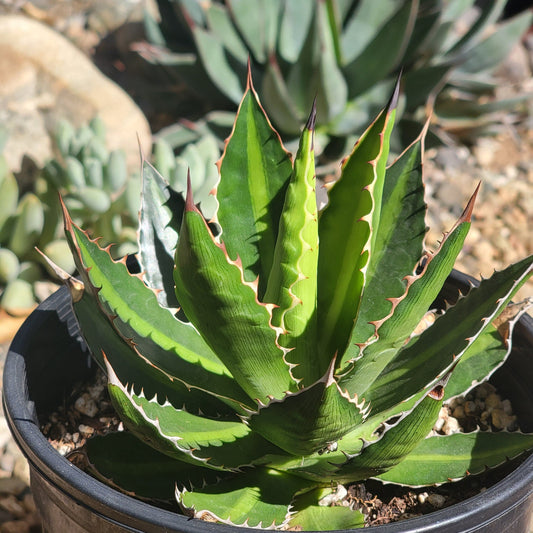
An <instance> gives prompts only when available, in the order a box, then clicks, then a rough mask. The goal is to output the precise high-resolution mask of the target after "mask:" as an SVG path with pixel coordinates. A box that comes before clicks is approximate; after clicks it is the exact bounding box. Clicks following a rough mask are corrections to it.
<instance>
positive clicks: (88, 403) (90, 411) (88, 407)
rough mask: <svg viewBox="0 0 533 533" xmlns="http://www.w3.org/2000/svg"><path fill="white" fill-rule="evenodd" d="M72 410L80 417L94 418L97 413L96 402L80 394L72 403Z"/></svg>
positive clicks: (86, 395) (85, 394)
mask: <svg viewBox="0 0 533 533" xmlns="http://www.w3.org/2000/svg"><path fill="white" fill-rule="evenodd" d="M74 408H75V409H76V411H78V412H80V413H81V414H82V415H86V416H88V417H93V416H96V415H97V413H98V406H97V405H96V402H95V401H94V400H93V399H92V398H91V397H90V396H89V395H88V394H87V393H84V394H82V395H81V396H80V397H79V398H78V399H77V400H76V402H75V403H74Z"/></svg>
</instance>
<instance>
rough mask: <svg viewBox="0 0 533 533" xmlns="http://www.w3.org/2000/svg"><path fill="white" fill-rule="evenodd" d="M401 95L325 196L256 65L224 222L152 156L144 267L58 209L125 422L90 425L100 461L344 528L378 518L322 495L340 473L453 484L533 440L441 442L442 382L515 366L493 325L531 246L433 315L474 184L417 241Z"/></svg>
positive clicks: (416, 179) (87, 330) (82, 313)
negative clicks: (275, 117) (180, 189)
mask: <svg viewBox="0 0 533 533" xmlns="http://www.w3.org/2000/svg"><path fill="white" fill-rule="evenodd" d="M397 101H398V87H396V90H395V93H394V96H393V98H392V99H391V101H390V102H389V105H388V106H387V108H386V109H385V110H384V111H382V112H381V113H380V114H379V116H378V117H377V119H376V120H375V121H374V122H373V123H372V125H371V126H369V128H368V129H367V130H366V131H365V132H364V134H363V135H362V136H361V138H360V140H359V141H358V143H357V144H356V145H355V147H354V148H353V150H352V151H351V153H350V154H349V155H348V156H347V158H346V159H345V160H344V163H343V165H342V170H341V177H340V179H339V180H338V181H337V182H336V183H335V184H334V185H333V187H332V188H331V189H330V190H329V194H328V204H327V206H326V207H325V208H324V209H322V210H321V211H320V212H318V210H317V202H316V192H315V163H314V140H313V137H314V130H315V119H316V114H315V111H314V109H313V111H312V113H311V115H310V117H309V120H308V122H307V124H306V126H305V128H304V130H303V132H302V134H301V138H300V147H299V150H298V153H297V155H296V157H295V158H294V161H292V159H291V157H290V155H289V154H288V152H286V151H285V149H284V148H283V146H282V144H281V142H280V139H279V136H278V135H277V133H276V132H275V131H274V130H273V129H272V127H271V125H270V122H269V121H268V118H267V116H266V115H265V113H264V111H263V109H262V107H261V105H260V103H259V100H258V97H257V95H256V93H255V91H254V89H253V87H252V85H251V79H250V78H249V81H248V86H247V89H246V91H245V94H244V97H243V99H242V101H241V104H240V108H239V112H238V115H237V118H236V121H235V125H234V129H233V132H232V135H231V137H230V138H229V139H228V141H227V143H226V146H225V150H224V155H223V157H222V158H221V160H220V161H219V163H218V169H219V172H220V179H219V181H218V184H217V186H216V200H217V203H218V206H217V210H216V215H215V216H214V217H213V219H212V220H211V221H209V222H208V221H206V219H205V218H204V216H203V215H202V213H201V212H200V211H199V209H198V208H197V207H196V206H195V205H194V200H193V196H192V191H191V186H190V185H189V187H188V193H187V199H186V202H185V203H184V202H183V200H182V199H181V197H180V196H179V195H178V194H176V193H175V191H173V190H172V189H171V188H170V187H169V186H168V184H167V182H166V181H165V180H164V179H163V178H162V177H161V176H160V175H159V174H158V173H157V172H156V171H155V170H154V169H153V168H152V167H151V166H150V165H149V164H148V163H147V162H144V163H143V174H144V176H143V178H144V179H143V190H142V206H141V215H140V226H139V253H138V260H139V263H140V265H141V269H142V276H139V275H133V274H130V273H129V271H128V269H127V267H126V265H125V262H124V261H120V262H116V261H114V260H113V259H112V257H111V256H110V255H109V252H108V250H107V249H102V248H101V247H100V246H99V245H98V243H97V242H96V241H93V240H91V239H90V238H89V237H88V235H87V234H86V233H84V232H83V231H82V230H81V229H80V228H78V227H77V226H76V225H74V224H73V223H72V220H71V217H70V215H69V214H68V212H67V210H66V209H65V211H64V217H65V229H66V235H67V239H68V241H69V244H70V247H71V250H72V252H73V256H74V260H75V262H76V264H77V267H78V270H79V272H80V274H81V281H79V280H77V279H75V278H72V277H70V276H68V275H64V277H65V280H66V283H67V285H68V286H69V287H70V289H71V293H72V296H73V306H74V310H75V313H76V315H77V318H78V321H79V323H80V326H81V328H82V331H83V334H84V336H85V338H86V340H87V342H88V345H89V346H90V347H91V350H92V353H93V355H94V357H95V358H96V360H97V361H98V362H99V364H100V366H101V367H102V368H103V369H105V371H106V372H107V376H108V383H109V392H110V395H111V398H112V400H113V403H114V405H115V407H116V409H117V411H118V412H119V414H120V416H121V419H122V420H123V422H124V424H125V425H126V427H127V428H128V429H129V431H127V432H120V433H116V434H111V435H108V436H106V437H103V438H95V439H91V440H90V441H88V443H87V448H86V452H87V456H88V460H89V468H90V470H91V471H92V472H93V473H94V474H95V475H97V476H99V477H101V478H102V479H104V480H107V481H108V482H111V483H113V484H114V485H115V486H119V487H122V488H123V489H124V490H127V491H129V493H135V494H137V495H138V496H139V497H151V498H159V499H168V498H169V495H171V494H172V493H173V491H174V486H175V484H176V483H177V487H178V488H177V491H176V498H177V500H178V502H179V505H180V506H181V508H182V510H183V511H184V512H185V513H187V514H190V515H191V516H195V517H210V518H215V519H216V520H218V521H221V522H227V523H233V524H238V525H247V526H253V527H256V526H259V527H265V528H267V527H269V528H286V527H298V528H302V529H332V528H333V529H337V528H348V527H361V526H363V522H364V518H363V515H362V514H361V513H359V512H354V511H351V510H350V509H348V508H346V507H324V506H322V505H319V502H321V501H322V498H323V497H324V496H325V495H327V494H328V493H331V491H332V490H334V489H332V483H333V484H334V483H345V482H351V481H357V480H364V479H367V478H378V479H381V480H383V481H387V482H392V483H400V484H407V485H423V484H434V483H444V482H447V481H449V480H450V479H458V478H461V477H464V476H465V475H466V474H467V473H470V474H475V473H478V472H481V471H484V470H485V468H486V467H492V466H496V465H498V464H500V463H502V462H504V461H505V460H506V459H507V458H510V457H514V456H517V455H519V454H520V453H522V452H524V451H525V450H527V449H529V448H531V447H533V434H523V433H520V432H516V433H507V432H503V433H492V432H479V431H478V432H473V433H467V434H462V433H459V434H454V435H448V436H436V437H427V435H428V433H429V431H430V430H431V428H432V426H433V424H434V422H435V420H436V418H437V415H438V413H439V410H440V408H441V405H442V402H443V400H444V399H445V398H448V397H452V396H455V395H458V394H462V393H464V392H465V391H467V390H468V389H470V388H471V387H472V386H473V384H474V383H477V382H481V381H482V380H484V379H486V378H487V376H488V375H490V374H491V373H492V372H493V371H494V369H495V368H497V367H498V366H500V365H501V364H502V363H503V362H504V361H505V359H506V357H507V355H508V353H509V350H510V347H511V340H510V339H511V336H509V337H508V340H507V342H504V341H503V339H502V338H501V337H500V334H499V333H498V330H497V329H496V327H495V326H494V325H493V324H492V322H493V320H494V319H495V318H496V317H497V316H498V315H499V314H500V312H501V311H502V310H503V309H504V308H505V307H506V305H507V303H508V302H509V301H510V299H511V297H512V295H513V294H514V293H515V292H516V290H517V289H518V288H519V287H520V286H521V285H522V284H523V283H524V282H525V280H526V279H527V278H528V277H529V276H531V274H532V272H533V257H529V258H527V259H524V260H522V261H520V262H518V263H516V264H514V265H511V266H510V267H508V268H507V269H505V270H504V271H501V272H496V273H495V274H494V275H493V276H492V277H491V278H490V279H487V280H483V281H482V282H481V284H480V286H479V288H472V289H471V291H470V292H469V293H468V294H467V295H466V296H464V297H462V298H460V299H459V301H458V302H457V303H456V304H455V305H454V306H453V307H450V308H448V309H446V310H442V311H438V312H436V315H437V319H436V320H435V321H434V323H433V324H432V325H431V326H430V327H428V328H427V329H424V328H420V327H419V324H420V323H421V322H422V321H424V319H425V317H426V314H427V312H428V310H429V309H431V306H432V303H433V302H434V300H435V298H436V297H437V295H438V294H439V291H440V289H441V287H442V286H443V284H444V282H445V280H446V278H447V276H448V275H449V273H450V271H451V269H452V267H453V264H454V261H455V258H456V256H457V254H458V253H459V252H460V250H461V247H462V244H463V241H464V238H465V236H466V234H467V232H468V229H469V227H470V217H471V213H472V209H473V204H474V199H475V194H474V196H473V197H472V199H471V200H470V201H469V203H468V205H467V207H466V208H465V210H464V212H463V214H462V216H461V217H460V218H459V220H458V221H457V223H456V224H455V225H454V227H453V228H452V229H451V230H450V232H449V233H447V234H446V235H445V236H444V238H443V240H442V242H441V243H440V246H439V247H438V249H437V250H435V251H434V252H424V250H423V239H424V234H425V221H424V214H425V204H424V199H423V184H422V168H421V160H422V151H423V136H422V137H420V138H419V139H418V140H417V141H416V142H415V143H414V144H412V145H411V146H410V147H409V148H408V149H407V150H406V151H405V152H404V153H403V154H402V155H401V156H400V157H399V158H398V159H397V160H396V161H395V162H394V164H392V165H391V166H390V167H388V168H387V166H386V163H387V158H388V155H389V143H390V137H391V133H392V128H393V122H394V118H395V113H396V104H397ZM178 307H179V312H178ZM516 320H517V317H515V318H513V319H511V320H509V321H508V322H507V327H508V330H509V333H510V334H512V329H513V326H514V323H515V322H516ZM506 338H507V337H506ZM136 437H137V438H136ZM426 437H427V438H426ZM458 449H461V450H464V453H461V454H457V450H458ZM156 450H157V451H156ZM428 463H431V468H429V467H428Z"/></svg>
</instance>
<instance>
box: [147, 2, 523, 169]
mask: <svg viewBox="0 0 533 533" xmlns="http://www.w3.org/2000/svg"><path fill="white" fill-rule="evenodd" d="M506 3H507V0H497V1H495V2H491V3H489V4H490V5H489V4H487V5H485V6H484V7H483V8H476V7H475V5H474V1H473V0H455V1H449V0H383V1H381V2H375V1H374V0H323V1H307V0H256V1H254V2H249V1H248V0H207V1H205V0H159V1H158V6H159V11H160V20H159V21H156V20H155V19H154V18H153V17H152V16H151V15H149V14H147V15H146V19H145V29H146V34H147V39H148V41H149V43H150V44H147V43H145V44H142V43H137V49H138V51H139V52H140V53H141V55H142V56H143V57H144V58H146V59H147V60H148V61H150V62H151V63H153V64H156V65H159V67H160V68H162V69H163V70H164V72H165V73H166V74H167V77H170V78H171V79H173V78H177V79H178V80H179V81H180V82H181V83H184V84H185V85H186V86H188V87H190V88H191V89H192V90H193V91H194V93H195V94H201V95H202V97H203V100H204V101H205V100H207V101H208V102H209V103H210V105H211V108H215V109H226V108H228V105H232V104H234V105H237V104H238V103H239V101H240V98H241V95H242V93H243V90H244V87H245V84H246V69H247V62H248V59H249V58H251V60H252V65H253V69H254V79H255V80H256V85H257V87H258V92H259V95H260V97H261V101H262V102H263V104H264V106H265V109H266V111H267V113H268V115H269V117H270V118H271V120H272V122H273V124H274V125H275V127H276V128H277V129H278V130H279V132H280V133H281V134H282V136H283V138H284V139H292V138H294V136H299V131H300V126H301V124H302V123H303V122H304V121H305V118H306V116H307V114H308V110H309V108H310V106H311V102H312V101H313V98H314V97H315V96H316V97H317V101H318V104H319V105H318V106H317V107H318V110H317V113H318V114H317V141H318V142H317V145H318V146H317V148H320V147H322V148H325V149H326V152H327V154H326V155H327V156H328V157H330V158H333V159H335V157H337V156H338V155H339V154H340V155H342V153H343V151H344V150H347V149H349V145H350V144H351V143H352V142H353V137H354V135H359V134H360V133H361V132H362V131H363V130H364V128H365V127H366V125H367V124H368V123H369V122H370V121H371V120H372V118H373V117H374V116H375V115H376V114H377V113H378V111H379V110H380V109H381V108H382V107H383V105H384V104H385V102H386V101H387V98H388V96H389V94H390V93H391V91H392V88H393V86H394V83H395V79H396V77H397V76H398V73H399V71H400V69H402V70H403V73H404V76H403V78H404V84H405V88H406V90H405V98H403V100H402V103H401V106H400V107H401V109H402V114H403V118H404V119H405V120H403V121H402V122H401V123H400V128H398V129H397V134H398V133H399V132H401V133H402V136H405V137H406V138H409V139H412V138H413V137H414V135H412V132H413V131H414V130H416V132H417V133H418V131H419V130H420V127H421V125H420V122H424V120H425V117H426V113H425V112H424V106H425V105H426V104H427V102H428V100H431V101H432V102H433V103H434V105H435V113H434V115H433V124H432V129H431V131H432V133H435V134H437V135H439V136H444V137H446V132H453V133H455V134H457V135H461V136H463V138H465V137H468V136H469V137H470V139H472V138H475V136H476V135H479V134H480V133H487V132H493V131H494V130H496V129H498V127H501V112H502V111H508V110H510V109H512V110H517V109H519V107H520V103H521V102H522V103H523V102H524V100H526V99H528V98H529V99H530V98H531V94H529V95H520V96H518V97H515V98H508V99H498V98H496V97H495V96H494V90H495V89H496V87H497V86H498V82H497V80H496V79H495V77H494V71H495V69H496V68H497V67H498V65H499V64H500V63H501V62H502V61H503V60H504V59H505V58H506V57H507V56H508V55H509V53H510V51H511V49H512V47H513V46H514V45H515V44H516V43H517V42H518V41H519V39H520V36H522V35H524V33H525V32H527V29H528V28H529V26H530V25H531V21H532V19H533V14H531V13H530V12H527V11H524V12H523V13H521V14H519V15H517V16H516V17H514V18H512V19H509V20H505V21H499V19H500V18H501V15H502V13H503V10H504V8H505V5H506ZM480 96H483V97H484V98H482V99H480ZM169 101H170V102H173V101H174V100H172V99H170V100H169ZM220 118H221V114H220V113H213V114H211V115H208V116H207V117H206V122H207V125H208V126H210V128H211V129H212V130H216V128H217V124H216V122H218V121H220ZM204 126H205V125H204ZM443 130H444V131H443ZM200 131H202V132H203V131H204V127H203V126H202V127H200V128H199V133H200ZM189 133H190V131H189ZM202 134H204V133H202ZM415 135H416V134H415ZM400 145H401V143H400V142H395V146H396V147H397V146H400ZM317 155H320V150H318V151H317Z"/></svg>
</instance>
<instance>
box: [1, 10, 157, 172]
mask: <svg viewBox="0 0 533 533" xmlns="http://www.w3.org/2000/svg"><path fill="white" fill-rule="evenodd" d="M0 50H1V54H0V79H1V80H2V83H1V84H0V85H1V87H0V120H1V121H2V123H3V124H4V125H5V127H6V128H7V129H8V135H9V138H8V141H7V144H6V146H5V148H4V154H5V155H6V157H7V159H8V164H9V166H10V168H12V169H13V170H15V171H18V170H19V169H20V166H21V162H22V157H23V156H24V155H25V154H27V155H29V156H30V157H31V158H32V159H34V160H35V161H36V162H37V163H38V164H43V163H44V161H45V160H46V159H47V158H48V157H50V156H51V155H52V154H51V140H50V139H51V135H52V134H53V132H54V130H55V126H56V124H57V122H58V121H59V120H61V119H67V120H69V121H70V122H71V123H72V124H73V125H74V126H76V127H79V126H81V125H82V124H86V123H87V122H89V121H90V120H91V119H92V118H93V117H94V116H96V115H98V116H100V117H101V118H102V120H103V121H104V123H105V124H106V127H107V141H108V146H109V148H110V149H111V150H113V149H117V148H122V149H124V150H125V151H126V154H127V160H128V165H129V166H130V168H132V169H138V167H139V148H138V144H137V136H138V137H139V139H140V143H141V146H142V149H143V151H144V152H145V153H149V152H150V145H151V133H150V127H149V125H148V122H147V120H146V118H145V117H144V115H143V113H142V112H141V110H140V109H139V108H138V107H137V106H136V105H135V103H134V102H133V100H132V99H131V98H130V97H129V96H128V95H127V94H126V93H125V92H124V91H123V90H122V89H121V88H120V87H119V86H118V85H116V84H115V83H114V82H112V81H110V80H109V79H108V78H106V77H105V76H104V75H103V74H102V73H101V72H100V71H99V70H98V69H97V68H96V67H95V66H94V65H93V64H92V62H91V61H90V59H89V58H88V57H86V56H85V55H84V54H83V53H82V52H81V51H80V50H78V49H77V48H76V47H75V46H74V45H72V44H71V43H70V42H69V41H68V40H67V39H65V38H64V37H63V36H61V35H60V34H59V33H57V32H55V31H54V30H52V29H51V28H49V27H47V26H45V25H44V24H41V23H40V22H37V21H35V20H31V19H29V18H27V17H23V16H19V15H3V16H0Z"/></svg>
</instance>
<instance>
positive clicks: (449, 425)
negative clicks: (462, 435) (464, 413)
mask: <svg viewBox="0 0 533 533" xmlns="http://www.w3.org/2000/svg"><path fill="white" fill-rule="evenodd" d="M442 431H443V432H444V434H445V435H451V434H452V433H459V432H460V431H461V427H460V426H459V421H458V420H457V418H454V417H453V416H449V417H448V419H447V420H446V421H445V422H444V425H443V426H442Z"/></svg>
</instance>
